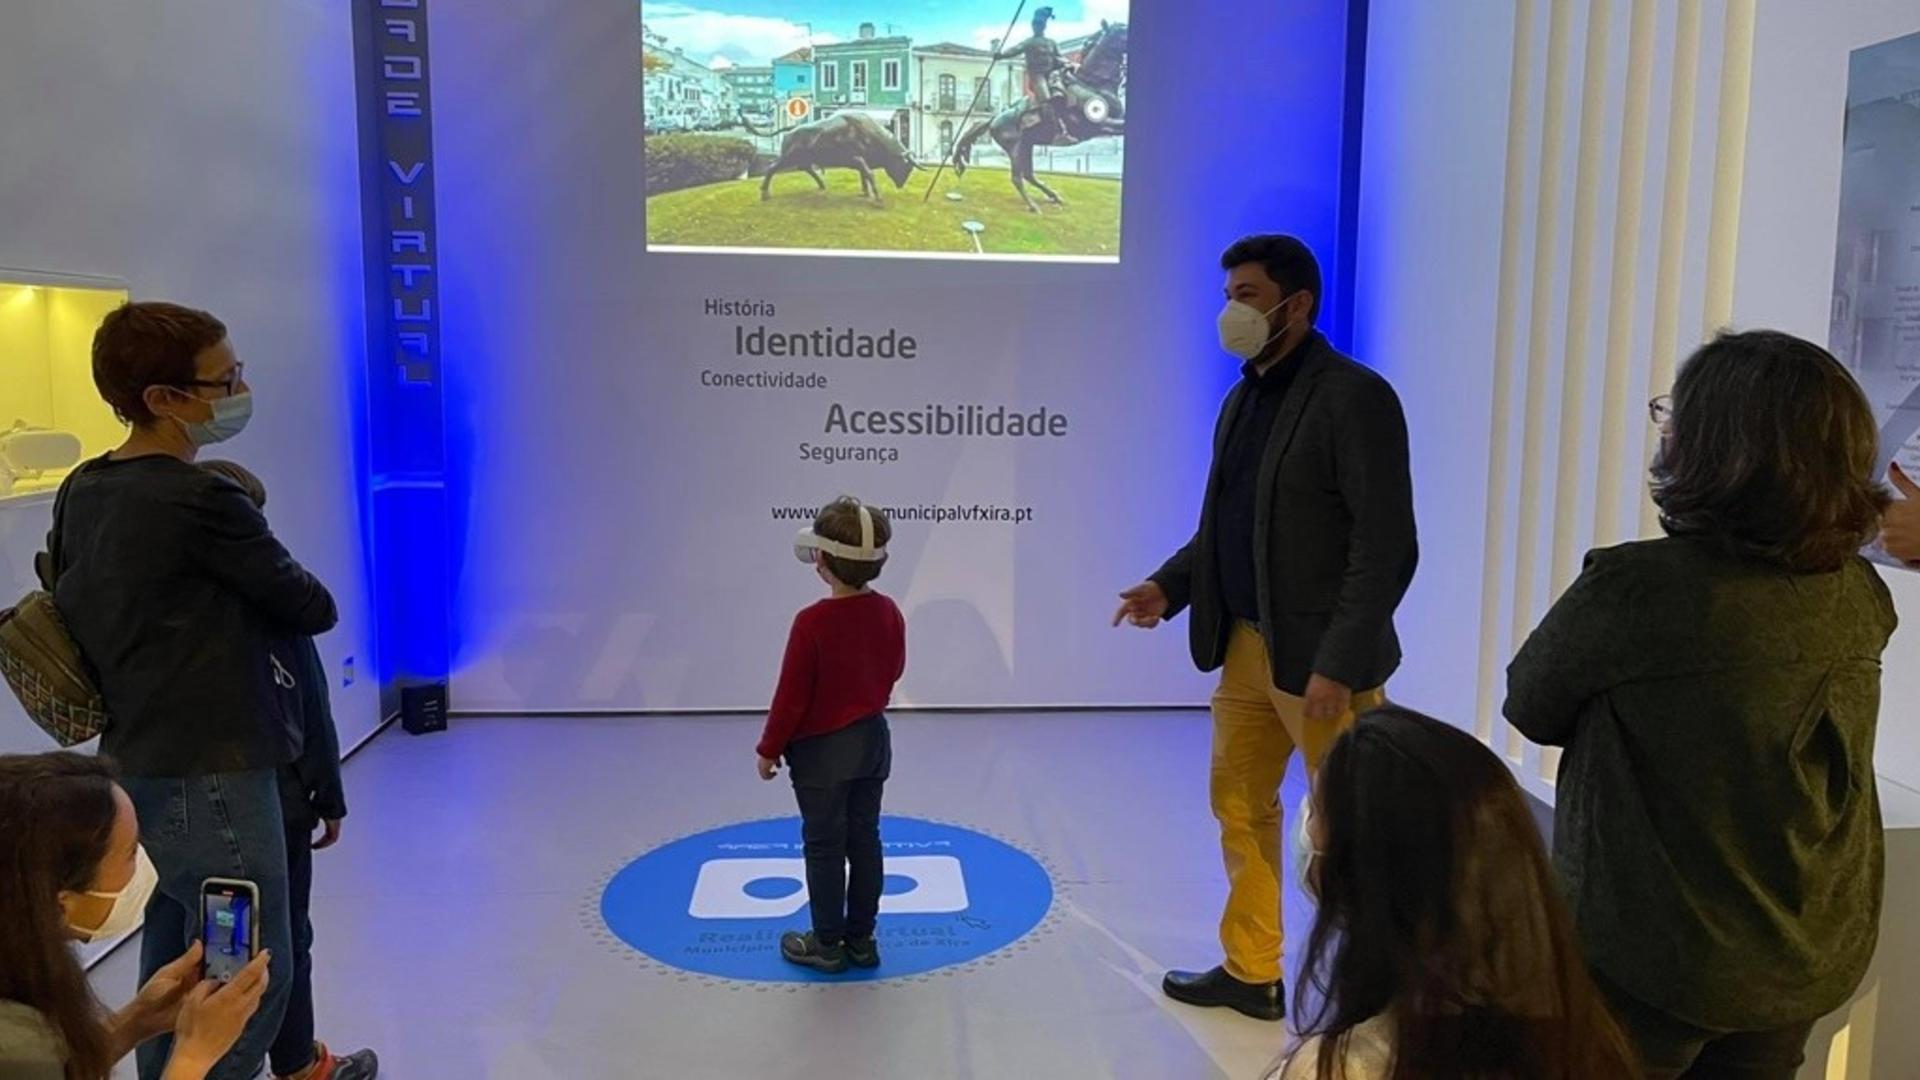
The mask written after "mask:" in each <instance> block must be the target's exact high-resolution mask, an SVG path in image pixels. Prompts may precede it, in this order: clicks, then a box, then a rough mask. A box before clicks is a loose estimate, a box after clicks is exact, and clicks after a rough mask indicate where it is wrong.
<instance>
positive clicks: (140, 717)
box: [47, 303, 338, 1080]
mask: <svg viewBox="0 0 1920 1080" xmlns="http://www.w3.org/2000/svg"><path fill="white" fill-rule="evenodd" d="M93 377H94V383H95V385H96V387H97V388H98V389H99V391H100V395H101V397H103V398H104V399H105V400H106V402H107V404H108V405H110V406H112V407H113V410H114V412H115V413H116V414H118V415H119V417H120V418H121V420H123V421H124V422H125V423H126V424H127V425H128V428H129V431H128V435H127V439H126V441H125V442H124V443H122V444H121V445H120V447H119V448H118V449H116V450H114V451H112V452H111V453H108V454H107V455H106V456H104V457H101V458H98V459H96V460H93V461H89V462H87V463H85V464H83V465H82V466H80V468H78V469H77V470H75V472H74V474H73V475H72V476H71V477H70V478H69V479H68V480H67V482H66V484H65V485H64V486H63V487H62V489H61V491H60V493H59V494H58V495H57V496H56V497H55V502H54V511H53V516H54V522H53V531H52V533H51V535H50V536H49V537H48V553H49V555H50V558H49V559H48V564H49V566H48V575H47V576H49V577H50V578H51V579H52V581H51V589H52V592H53V596H54V602H55V604H56V605H57V607H58V608H59V610H60V613H61V615H62V616H63V617H64V618H65V619H66V622H67V625H68V628H69V629H70V630H71V631H72V633H73V638H74V641H75V642H76V643H77V644H78V645H79V646H80V650H81V652H82V654H83V655H85V657H86V658H87V661H88V663H89V664H90V665H91V666H92V667H93V668H94V670H95V674H96V675H97V676H98V679H99V683H100V690H101V693H102V694H103V695H104V696H105V698H106V703H107V711H108V712H109V714H110V715H111V717H112V719H111V722H110V723H109V726H108V727H107V730H106V732H105V734H104V736H103V737H102V741H101V749H102V751H103V752H104V753H106V754H108V755H110V756H112V757H113V758H114V760H116V761H117V762H118V763H119V766H120V769H121V772H122V779H121V786H122V787H123V788H124V789H125V790H126V792H127V794H128V795H129V796H130V797H131V799H132V802H133V806H134V808H135V809H136V810H137V811H138V817H139V820H140V822H141V824H142V826H143V834H142V840H143V842H144V845H145V848H146V850H147V852H148V853H149V855H150V856H151V858H152V861H153V865H154V867H155V868H156V869H157V871H158V877H159V882H158V887H157V888H156V890H155V891H154V894H153V899H152V900H151V901H150V902H149V903H148V905H147V907H146V912H145V917H146V924H145V930H144V940H143V941H142V945H141V978H142V981H143V982H144V981H145V980H147V979H149V978H151V977H152V976H153V975H154V974H155V973H156V972H158V971H160V970H161V969H162V968H164V967H166V966H167V965H168V964H171V963H173V962H174V961H175V960H177V959H178V958H179V957H180V956H182V955H183V954H185V953H186V952H187V951H188V949H189V946H190V944H191V943H192V942H193V941H194V940H195V939H196V938H198V937H199V936H200V929H201V928H200V927H199V926H198V925H197V922H198V917H199V896H200V886H201V883H202V882H203V881H204V880H205V879H207V878H212V877H220V878H237V879H241V880H245V881H251V882H253V883H254V884H255V885H256V886H257V887H258V888H259V890H260V903H259V908H258V912H257V915H258V920H257V921H258V927H259V931H260V944H261V946H262V948H263V949H264V950H265V951H267V952H270V953H271V954H272V957H273V960H272V965H271V969H270V970H271V975H272V979H271V985H270V987H269V989H268V990H267V993H266V994H265V996H264V997H263V998H262V999H261V1003H260V1009H259V1011H258V1012H257V1013H256V1014H255V1015H254V1017H253V1020H252V1021H251V1022H250V1023H249V1024H248V1025H247V1028H246V1031H245V1032H244V1033H243V1034H242V1035H241V1037H240V1039H239V1040H238V1042H237V1043H236V1044H235V1046H234V1048H233V1050H232V1052H231V1053H229V1054H228V1055H226V1057H225V1058H224V1059H223V1060H221V1061H220V1062H219V1063H218V1064H216V1065H215V1066H214V1067H213V1069H212V1071H211V1072H209V1074H208V1075H209V1076H212V1077H214V1078H215V1080H241V1078H249V1077H252V1076H253V1075H254V1073H255V1072H256V1070H257V1069H258V1068H259V1066H260V1063H261V1061H262V1059H263V1058H265V1057H266V1056H267V1052H268V1049H269V1045H270V1044H271V1042H272V1040H273V1038H274V1035H275V1033H276V1032H277V1030H278V1029H279V1026H280V1021H281V1016H282V1013H283V1012H284V1011H285V1009H286V1005H287V994H288V991H289V988H290V987H292V986H293V985H294V981H295V980H294V979H293V977H292V976H293V972H292V970H291V967H290V958H291V957H292V956H293V955H294V948H293V942H292V927H291V922H290V919H289V914H288V865H289V864H288V857H287V848H286V837H285V835H284V822H283V818H282V812H281V798H280V787H279V780H278V775H277V773H278V770H279V768H280V767H281V766H283V765H286V764H287V763H289V762H291V761H292V760H294V758H295V756H296V755H297V753H298V751H299V749H300V748H299V747H298V746H297V745H296V741H297V740H296V739H295V738H294V737H293V736H292V734H291V732H293V731H297V730H299V725H298V724H297V723H295V722H293V720H294V718H295V717H297V716H298V715H299V714H298V712H297V710H298V709H299V708H300V687H299V681H298V679H297V678H295V677H294V675H293V668H294V665H293V664H292V663H290V662H289V660H288V659H287V656H286V655H279V654H276V650H282V652H284V650H285V647H286V643H287V642H288V641H289V640H290V639H292V638H295V637H298V636H301V635H309V636H310V635H317V634H321V633H325V632H326V631H327V630H330V629H332V627H333V625H334V623H335V622H336V621H337V618H338V616H337V614H336V612H335V608H334V602H333V597H332V596H331V595H330V594H329V593H328V592H327V590H326V587H325V586H323V585H322V584H321V583H320V582H319V580H317V579H316V578H315V577H314V576H313V575H312V574H310V573H308V572H307V571H306V570H305V569H304V568H303V567H301V565H300V564H299V563H298V562H296V561H295V560H294V558H293V556H292V555H290V554H289V553H288V552H287V549H286V548H285V547H283V546H282V545H281V544H280V542H279V541H278V540H276V539H275V538H274V536H273V533H272V532H271V531H270V530H269V529H268V528H267V521H266V518H265V517H263V516H262V515H261V512H260V510H259V509H258V508H256V507H255V506H254V504H253V502H252V501H251V500H250V499H249V498H248V497H247V495H246V493H245V492H243V491H242V490H241V489H240V487H238V486H237V485H235V484H234V483H233V482H232V481H230V480H227V479H224V478H222V477H220V476H217V475H215V474H213V473H211V472H208V471H206V470H203V469H200V468H198V467H196V466H195V464H194V461H195V458H196V457H197V456H198V455H199V453H200V451H201V450H202V448H204V447H206V446H209V445H211V444H214V443H217V442H221V441H223V440H226V439H229V438H231V437H233V436H235V435H238V434H239V433H240V432H241V430H242V429H244V428H245V427H246V425H247V421H248V419H249V418H250V417H251V415H252V396H251V394H250V393H249V391H248V387H247V381H246V377H245V374H244V372H243V370H242V368H241V365H240V360H239V357H238V356H236V355H235V353H234V348H233V344H232V343H231V342H230V341H228V339H227V329H226V327H225V326H224V325H222V324H221V323H220V321H219V320H218V319H215V318H214V317H213V316H212V315H209V314H207V313H206V312H204V311H195V310H193V309H190V308H185V307H180V306H178V305H175V304H164V303H133V304H127V305H125V306H123V307H121V308H119V309H117V310H116V311H114V312H113V313H111V314H110V315H108V316H107V318H106V320H105V321H104V322H103V323H102V324H101V325H100V329H99V331H98V332H97V333H96V334H95V335H94V340H93ZM167 1043H168V1039H167V1038H166V1037H165V1036H164V1035H163V1036H162V1037H161V1038H158V1039H155V1040H154V1041H152V1042H150V1043H147V1044H146V1045H143V1046H142V1047H141V1048H140V1052H139V1063H140V1076H141V1077H142V1078H143V1080H157V1078H158V1077H159V1076H160V1075H161V1072H162V1070H163V1069H164V1068H165V1062H166V1059H167V1051H168V1046H167ZM276 1065H278V1062H276ZM302 1067H304V1063H303V1065H302Z"/></svg>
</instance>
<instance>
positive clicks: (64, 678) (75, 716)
mask: <svg viewBox="0 0 1920 1080" xmlns="http://www.w3.org/2000/svg"><path fill="white" fill-rule="evenodd" d="M66 500H67V491H66V486H65V485H62V486H61V488H60V493H59V494H58V495H57V496H55V497H54V501H53V532H52V533H51V534H50V535H49V536H48V538H47V547H48V549H49V552H48V553H42V554H41V556H40V557H39V558H37V559H35V560H34V562H35V564H36V566H37V569H38V570H39V573H40V583H41V584H42V585H44V586H46V588H44V589H35V590H34V591H32V592H30V593H28V594H27V595H26V596H24V597H22V598H21V600H20V602H19V603H18V604H16V605H14V606H13V607H10V608H8V609H6V610H5V611H0V676H4V677H5V678H6V680H7V685H8V686H10V687H12V688H13V693H14V696H15V697H17V698H19V699H20V705H21V707H22V708H24V709H25V710H26V712H27V715H28V716H30V717H32V718H33V722H34V723H36V724H38V725H40V729H41V730H42V731H45V732H46V733H47V734H48V735H51V736H53V739H54V741H55V742H57V743H59V744H60V745H61V746H63V747H64V746H74V745H77V744H79V743H83V742H86V741H87V740H89V739H92V738H95V737H97V736H98V735H99V734H100V733H101V732H102V731H105V730H106V727H107V719H108V717H107V703H106V700H105V699H104V698H102V697H101V696H100V687H99V685H98V684H97V683H96V682H95V681H94V679H93V675H92V674H91V673H90V672H89V671H88V669H87V664H86V661H85V660H84V659H83V658H82V657H81V655H80V646H79V645H78V644H76V643H75V642H74V640H73V635H72V634H70V633H68V632H67V624H66V620H64V619H62V618H61V617H60V610H59V609H58V608H56V607H55V606H54V604H53V596H52V594H51V590H52V588H53V579H54V576H55V574H56V573H57V571H56V570H55V567H57V566H58V565H59V563H58V561H57V560H56V559H55V558H54V557H53V556H52V555H51V554H50V552H51V551H52V549H53V548H54V547H55V546H56V545H57V544H58V543H59V536H60V524H61V521H60V519H61V511H62V510H63V509H64V508H65V506H66Z"/></svg>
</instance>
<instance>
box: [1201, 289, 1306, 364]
mask: <svg viewBox="0 0 1920 1080" xmlns="http://www.w3.org/2000/svg"><path fill="white" fill-rule="evenodd" d="M1289 299H1291V298H1289ZM1286 302H1287V301H1286V300H1284V299H1283V300H1281V301H1280V303H1278V304H1275V305H1274V306H1273V307H1271V308H1269V309H1267V310H1266V311H1261V310H1260V309H1259V308H1257V307H1254V306H1253V305H1252V304H1245V303H1241V302H1240V301H1238V300H1229V301H1227V306H1226V307H1224V308H1221V309H1220V318H1219V320H1218V321H1219V326H1220V347H1221V348H1223V349H1225V350H1227V351H1228V352H1230V353H1232V354H1233V355H1235V356H1237V357H1239V358H1240V359H1242V360H1251V359H1253V358H1254V357H1256V356H1259V355H1260V353H1261V351H1262V350H1263V349H1265V348H1266V347H1267V345H1268V343H1270V342H1272V341H1273V339H1274V338H1277V337H1279V336H1281V335H1282V334H1285V333H1286V332H1287V330H1288V329H1289V326H1284V325H1283V326H1281V327H1280V329H1278V330H1274V329H1272V328H1271V327H1269V326H1268V325H1267V316H1269V315H1272V314H1273V313H1274V312H1276V311H1278V310H1280V308H1281V306H1282V305H1284V304H1285V303H1286Z"/></svg>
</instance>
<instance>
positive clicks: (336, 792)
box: [276, 637, 347, 832]
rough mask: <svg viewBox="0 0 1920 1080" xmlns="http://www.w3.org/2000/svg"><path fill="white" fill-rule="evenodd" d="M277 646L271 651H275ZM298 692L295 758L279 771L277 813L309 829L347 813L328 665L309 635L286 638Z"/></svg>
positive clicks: (290, 823)
mask: <svg viewBox="0 0 1920 1080" xmlns="http://www.w3.org/2000/svg"><path fill="white" fill-rule="evenodd" d="M277 651H278V650H277V649H276V652H277ZM287 651H288V652H290V653H291V654H292V656H293V658H294V661H295V662H294V663H293V664H292V665H291V666H292V668H293V674H294V679H295V681H297V682H298V683H299V684H300V686H299V691H300V716H299V723H298V724H297V725H295V727H296V730H295V731H294V732H293V734H294V737H295V738H296V739H297V740H298V743H299V747H300V750H299V756H298V757H296V758H294V760H293V761H292V763H290V764H288V765H284V766H282V767H281V769H280V813H281V816H282V817H284V818H286V820H287V824H288V826H290V827H291V828H293V829H294V830H295V831H305V832H311V831H312V830H313V828H314V826H316V825H318V824H320V822H321V821H323V820H324V821H338V820H340V819H341V818H344V817H346V816H347V793H346V787H345V785H344V784H343V783H342V782H341V778H340V732H339V729H337V728H335V727H334V724H333V695H332V694H331V693H330V692H329V691H328V689H327V666H326V664H325V663H324V662H323V661H322V660H321V659H320V649H319V647H318V646H316V645H315V644H314V641H313V639H312V638H310V637H299V638H294V639H292V640H291V641H289V642H287Z"/></svg>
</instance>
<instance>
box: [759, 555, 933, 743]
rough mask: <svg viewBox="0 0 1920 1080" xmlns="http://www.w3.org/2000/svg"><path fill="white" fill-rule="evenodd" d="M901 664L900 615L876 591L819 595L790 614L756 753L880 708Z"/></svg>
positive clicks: (902, 631) (903, 659)
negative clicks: (827, 597)
mask: <svg viewBox="0 0 1920 1080" xmlns="http://www.w3.org/2000/svg"><path fill="white" fill-rule="evenodd" d="M906 669H907V621H906V619H904V618H902V617H901V615H900V609H899V608H897V607H895V606H894V604H893V601H892V600H889V599H887V597H885V596H883V595H882V594H880V593H877V592H867V593H861V594H859V595H857V596H849V597H845V598H843V599H839V600H822V601H820V602H819V603H817V604H815V605H813V606H812V607H810V608H807V609H805V610H804V611H802V612H800V614H799V615H796V616H795V617H794V620H793V633H792V634H791V635H789V636H788V638H787V658H786V661H785V662H784V663H783V664H782V665H781V667H780V685H779V687H778V688H777V689H775V690H774V692H773V708H772V709H771V710H770V711H769V712H768V714H767V730H766V733H765V734H763V735H761V736H760V756H761V757H765V758H778V757H779V756H780V755H782V754H784V753H786V751H787V745H788V744H789V743H792V742H794V741H795V740H798V739H805V738H810V737H812V736H815V735H826V734H828V733H830V732H835V731H839V730H840V729H841V728H844V727H847V726H849V725H851V724H854V723H857V722H859V721H861V720H865V719H866V718H868V717H870V716H873V715H876V714H878V713H880V712H882V711H884V710H885V709H886V707H887V702H888V701H890V700H892V698H893V684H894V683H897V682H899V681H900V676H901V674H902V673H903V672H905V671H906Z"/></svg>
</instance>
